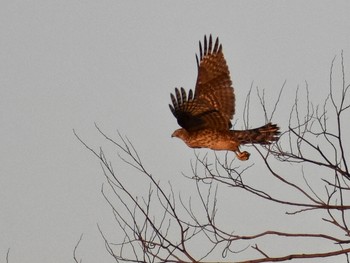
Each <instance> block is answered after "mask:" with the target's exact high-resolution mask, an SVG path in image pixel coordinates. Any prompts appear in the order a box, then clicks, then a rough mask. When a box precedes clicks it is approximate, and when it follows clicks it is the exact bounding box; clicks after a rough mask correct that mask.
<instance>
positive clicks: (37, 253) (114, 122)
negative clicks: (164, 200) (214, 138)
mask: <svg viewBox="0 0 350 263" xmlns="http://www.w3.org/2000/svg"><path fill="white" fill-rule="evenodd" d="M349 10H350V2H349V1H246V0H244V1H215V2H208V1H207V2H205V1H191V2H188V1H176V2H175V1H174V2H169V1H151V2H146V1H144V2H136V1H118V0H117V1H116V0H114V1H96V0H95V1H91V0H88V1H75V0H73V1H64V0H60V1H41V0H38V1H23V0H11V1H10V0H4V1H2V3H1V8H0V35H1V41H0V121H1V128H0V131H1V137H0V145H1V147H0V159H1V165H0V233H1V238H0V258H2V259H3V260H4V259H5V256H6V251H7V249H8V248H11V252H10V262H69V261H72V251H73V248H74V245H75V244H76V241H77V240H78V238H79V236H80V234H81V233H84V239H83V242H82V244H81V246H80V248H79V251H78V254H79V256H80V257H82V259H83V262H102V260H105V261H104V262H112V260H111V259H110V258H109V256H108V255H107V252H106V251H105V249H104V245H103V242H102V239H101V238H100V236H99V233H98V231H97V227H96V224H97V223H99V224H100V225H101V226H102V228H103V229H104V230H106V231H108V230H110V231H111V232H113V233H114V232H115V230H114V228H113V227H114V225H113V216H112V214H111V212H110V209H109V207H108V206H107V204H106V202H105V201H104V199H103V198H102V196H101V193H100V188H101V185H102V183H103V182H104V178H103V176H102V174H101V171H100V165H99V162H98V161H97V160H96V159H94V158H93V157H92V156H91V154H89V153H88V152H87V151H86V149H84V148H83V147H82V145H81V144H80V143H79V142H77V140H76V138H75V137H74V135H73V132H72V129H73V128H74V129H75V130H76V131H77V132H78V133H79V135H80V136H81V137H82V138H83V139H84V140H85V141H86V142H87V143H89V144H90V145H92V146H95V147H99V146H104V145H105V144H106V142H105V141H104V140H103V138H102V137H101V136H100V135H99V134H98V133H97V131H96V129H95V128H94V122H96V123H97V124H98V125H99V126H100V127H101V128H102V129H103V130H104V131H105V132H106V133H108V134H110V135H112V136H115V135H116V131H117V130H119V131H120V132H121V133H122V134H125V135H127V136H128V137H129V138H130V139H131V140H132V142H133V143H134V145H135V146H136V147H137V149H138V151H139V153H140V155H141V157H142V158H143V160H144V163H145V164H146V165H147V167H148V168H149V170H150V171H151V172H152V174H154V176H156V177H157V178H158V179H159V180H161V181H164V182H168V181H170V182H172V183H173V184H174V185H175V187H179V188H178V189H180V188H181V186H184V185H188V184H189V182H188V181H186V179H185V178H183V177H182V176H181V175H180V172H181V171H189V160H190V159H191V158H193V151H192V150H191V149H189V148H187V147H186V146H185V145H184V144H183V143H182V142H181V141H179V140H175V139H171V138H170V135H171V133H172V131H173V130H174V129H176V128H177V124H176V120H175V119H174V118H173V116H172V115H171V112H170V111H169V109H168V103H169V102H170V99H169V93H170V92H173V90H174V87H176V86H177V87H179V86H183V87H185V88H186V89H188V88H193V86H194V83H195V80H196V73H197V72H196V71H197V69H196V64H195V53H197V52H198V41H199V40H202V39H203V36H204V35H205V34H210V33H212V34H213V36H219V37H220V41H221V43H222V45H223V49H224V54H225V56H226V60H227V62H228V65H229V68H230V71H231V76H232V79H233V84H234V87H235V92H236V100H237V110H236V114H237V117H236V118H237V120H238V121H237V128H241V127H243V122H242V113H243V108H242V105H243V103H244V99H245V96H246V94H247V92H248V89H249V87H250V86H251V84H252V83H254V86H259V88H262V89H265V92H266V93H267V94H268V97H267V98H269V99H270V98H271V99H275V98H276V97H277V92H278V91H279V89H280V88H281V86H282V84H283V82H284V81H285V80H287V83H286V88H285V89H286V90H285V94H284V95H283V96H282V103H283V104H284V105H286V107H287V109H289V108H288V107H290V106H291V105H292V103H293V101H292V99H291V98H292V96H294V93H295V90H296V88H297V87H298V85H299V86H300V87H305V81H307V82H308V84H309V87H310V92H311V95H312V97H314V101H316V102H321V101H322V100H323V99H324V97H325V95H326V94H327V91H328V82H329V68H330V63H331V61H332V59H333V57H334V56H335V55H337V56H338V57H339V55H340V52H341V50H344V58H345V63H346V65H350V49H349V46H350V35H349V28H350V17H349ZM288 112H289V111H285V114H283V112H282V113H281V114H278V115H277V116H276V119H274V122H277V123H279V124H280V125H281V126H282V129H283V128H285V127H286V126H285V125H286V124H287V120H288V115H287V114H288ZM251 123H252V125H253V126H258V125H262V124H264V120H263V119H262V116H259V115H258V114H257V116H254V118H252V119H251ZM106 147H107V146H106ZM115 156H116V154H114V157H115ZM252 162H254V156H251V159H250V160H249V161H248V162H247V163H242V165H248V164H251V163H252ZM119 164H120V162H119ZM118 169H120V170H118V171H120V173H121V175H122V176H125V177H126V178H127V176H130V177H132V176H133V175H132V170H130V169H128V168H125V166H121V167H120V168H119V167H118ZM130 180H131V181H132V180H134V179H130ZM136 187H140V190H141V189H143V186H142V185H140V186H136ZM254 205H256V207H255V208H256V209H258V210H259V203H256V204H254ZM243 227H244V226H243ZM246 227H249V225H248V223H247V226H246ZM112 229H113V230H112ZM115 234H116V235H118V233H115ZM322 262H326V261H322ZM329 262H331V261H329ZM333 262H334V261H333Z"/></svg>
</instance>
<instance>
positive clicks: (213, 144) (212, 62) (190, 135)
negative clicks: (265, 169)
mask: <svg viewBox="0 0 350 263" xmlns="http://www.w3.org/2000/svg"><path fill="white" fill-rule="evenodd" d="M196 59H197V67H198V76H197V82H196V87H195V91H194V92H193V91H192V90H189V92H188V95H187V94H186V91H185V90H184V89H183V88H180V89H178V88H175V95H173V94H170V97H171V101H172V105H170V104H169V107H170V110H171V112H172V113H173V115H174V116H175V118H176V119H177V122H178V124H179V125H180V126H181V127H182V128H180V129H177V130H176V131H174V133H173V134H172V137H178V138H180V139H181V140H183V141H184V142H185V143H186V144H187V146H189V147H191V148H209V149H212V150H227V151H233V152H235V154H236V156H237V158H238V159H240V160H242V161H244V160H248V159H249V156H250V153H248V152H246V151H243V152H242V151H240V149H239V146H240V145H242V144H249V143H256V144H270V143H272V142H273V141H276V140H277V139H278V135H279V127H278V126H277V125H276V124H272V123H268V124H266V125H264V126H261V127H259V128H255V129H250V130H231V127H232V124H231V120H232V117H233V115H234V113H235V95H234V91H233V87H232V81H231V78H230V72H229V69H228V66H227V64H226V60H225V58H224V54H223V52H222V46H221V44H219V38H216V41H215V43H214V45H213V41H212V37H211V35H210V36H209V41H207V37H206V36H204V47H202V44H201V42H199V58H198V56H197V55H196Z"/></svg>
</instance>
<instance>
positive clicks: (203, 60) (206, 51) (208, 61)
mask: <svg viewBox="0 0 350 263" xmlns="http://www.w3.org/2000/svg"><path fill="white" fill-rule="evenodd" d="M199 52H200V53H199V59H198V56H196V58H197V66H198V77H197V83H196V90H195V95H194V97H195V100H198V101H205V102H206V103H207V104H209V105H210V106H211V107H212V108H213V109H215V110H216V111H218V112H219V113H220V115H221V121H222V124H221V128H223V127H227V124H228V123H230V124H231V119H232V117H233V114H234V113H235V96H234V91H233V87H232V81H231V78H230V71H229V69H228V66H227V64H226V60H225V58H224V54H223V52H222V46H221V44H219V38H217V39H216V41H215V44H214V46H213V41H212V37H211V35H210V36H209V42H208V41H207V38H206V36H205V37H204V47H202V44H201V42H199Z"/></svg>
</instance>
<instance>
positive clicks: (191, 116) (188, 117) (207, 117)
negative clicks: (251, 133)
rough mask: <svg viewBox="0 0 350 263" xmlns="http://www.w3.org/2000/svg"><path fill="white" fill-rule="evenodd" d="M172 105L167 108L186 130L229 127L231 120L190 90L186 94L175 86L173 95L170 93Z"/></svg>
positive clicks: (224, 128) (225, 128)
mask: <svg viewBox="0 0 350 263" xmlns="http://www.w3.org/2000/svg"><path fill="white" fill-rule="evenodd" d="M170 98H171V101H172V104H173V105H170V104H169V108H170V110H171V112H172V113H173V115H174V116H175V118H176V119H177V122H178V124H179V125H180V126H181V127H183V128H184V129H186V130H187V131H195V130H200V129H204V128H214V129H218V130H227V129H229V128H231V122H229V121H227V120H226V118H225V117H223V116H222V114H221V113H220V112H219V111H218V110H217V109H215V108H213V107H212V105H210V104H208V103H207V101H204V100H201V99H197V98H195V97H194V96H193V91H192V90H190V91H189V93H188V96H187V95H186V91H185V90H184V89H183V88H181V89H180V90H179V89H177V88H175V95H173V94H170Z"/></svg>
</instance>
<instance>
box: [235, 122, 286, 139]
mask: <svg viewBox="0 0 350 263" xmlns="http://www.w3.org/2000/svg"><path fill="white" fill-rule="evenodd" d="M232 133H233V135H234V137H235V139H236V140H238V141H239V142H240V143H241V144H248V143H259V144H270V143H272V142H274V141H277V140H278V135H279V134H280V132H279V127H278V126H277V125H276V124H272V123H271V122H270V123H268V124H265V125H264V126H261V127H259V128H255V129H250V130H245V131H235V130H233V131H232Z"/></svg>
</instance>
